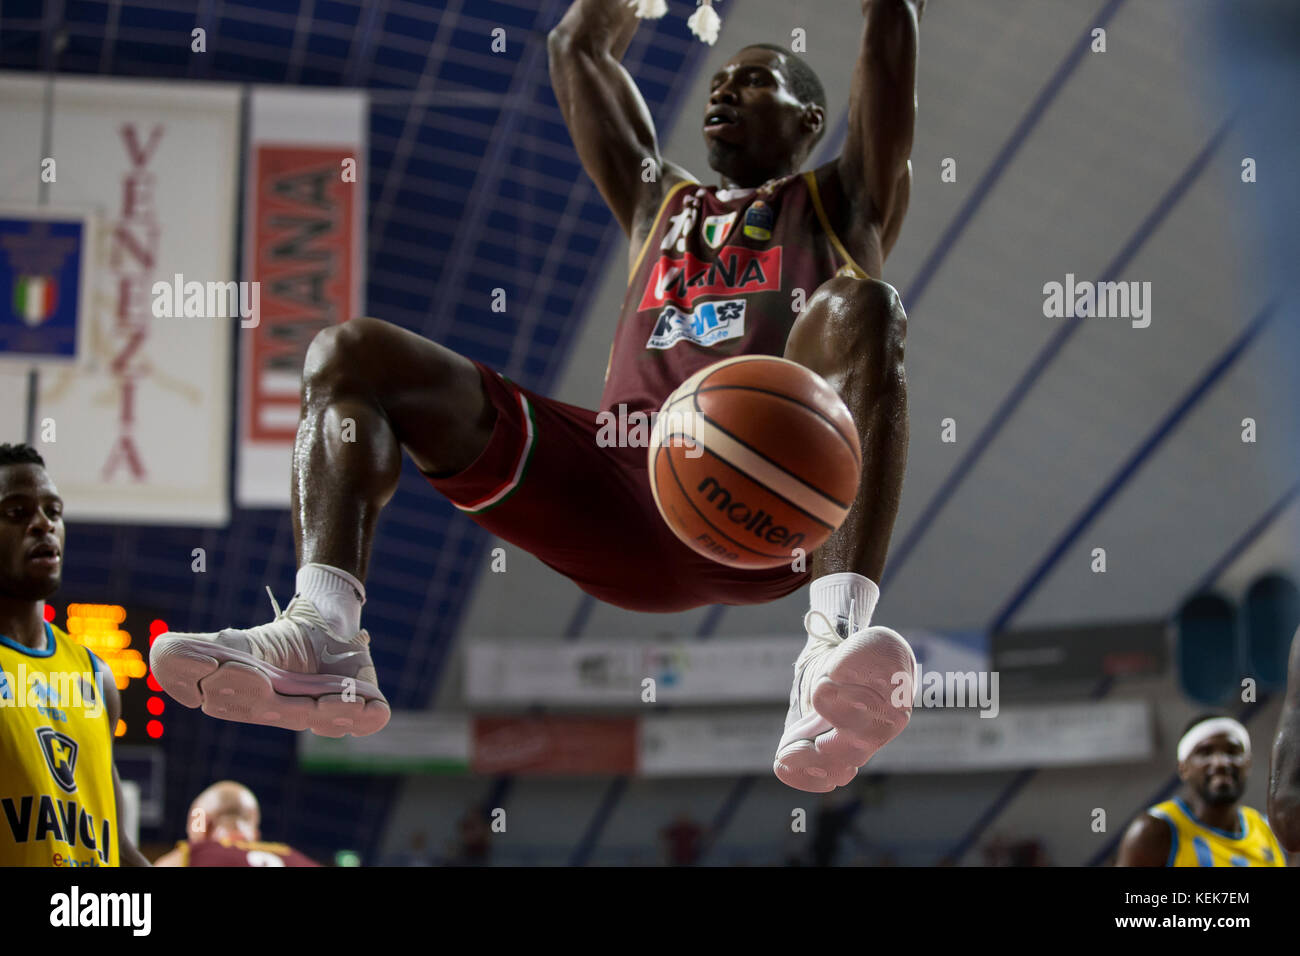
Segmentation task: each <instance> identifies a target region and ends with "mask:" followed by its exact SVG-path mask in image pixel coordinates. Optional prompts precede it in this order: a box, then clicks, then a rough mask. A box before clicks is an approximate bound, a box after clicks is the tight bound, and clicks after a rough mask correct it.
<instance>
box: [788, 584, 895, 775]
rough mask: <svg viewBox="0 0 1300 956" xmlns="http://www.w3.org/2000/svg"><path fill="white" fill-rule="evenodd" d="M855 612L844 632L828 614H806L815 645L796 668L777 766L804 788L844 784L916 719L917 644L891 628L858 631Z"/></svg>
mask: <svg viewBox="0 0 1300 956" xmlns="http://www.w3.org/2000/svg"><path fill="white" fill-rule="evenodd" d="M852 613H853V612H852V609H850V612H849V617H848V618H845V617H840V619H839V623H840V628H839V629H837V628H836V627H834V626H833V625H832V624H831V621H830V619H829V618H827V616H826V615H825V614H823V613H822V612H821V611H809V612H808V613H807V614H806V615H804V629H805V630H806V631H807V632H808V643H807V644H806V645H805V646H804V649H803V653H802V654H800V655H799V659H798V660H796V661H795V664H794V685H793V686H792V687H791V688H790V710H789V713H787V714H786V718H785V734H784V735H783V736H782V737H781V743H780V744H779V745H778V746H777V749H776V760H775V762H774V764H773V767H772V769H773V770H774V771H775V772H776V775H777V777H778V778H779V779H780V780H781V782H782V783H785V784H787V785H789V786H791V787H794V788H795V789H796V790H806V791H809V792H811V793H826V792H828V791H830V790H834V789H835V788H836V787H842V786H844V785H845V784H847V783H848V782H849V781H851V780H852V779H853V778H854V777H855V776H857V773H858V769H859V768H860V767H862V766H864V765H865V764H866V763H867V761H868V760H870V759H871V758H872V757H873V756H875V754H876V752H877V751H879V750H880V748H881V747H883V746H885V744H887V743H889V742H890V741H891V740H893V739H894V738H895V737H897V736H898V735H899V734H900V733H902V732H903V728H904V727H906V726H907V723H908V721H909V720H911V719H912V696H913V688H914V687H915V685H916V655H915V654H913V653H912V648H911V645H909V644H908V643H907V641H905V640H903V638H902V637H901V636H900V635H899V634H898V633H897V632H895V631H891V630H890V629H889V628H887V627H868V628H865V629H863V630H861V631H857V632H856V633H851V628H852V625H851V623H850V621H851V619H852ZM844 635H848V636H847V637H846V636H844Z"/></svg>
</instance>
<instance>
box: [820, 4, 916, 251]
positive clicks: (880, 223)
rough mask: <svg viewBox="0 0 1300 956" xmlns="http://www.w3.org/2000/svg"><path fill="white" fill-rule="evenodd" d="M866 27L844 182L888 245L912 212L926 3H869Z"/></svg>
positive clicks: (864, 8)
mask: <svg viewBox="0 0 1300 956" xmlns="http://www.w3.org/2000/svg"><path fill="white" fill-rule="evenodd" d="M861 3H862V12H863V14H864V16H865V17H866V25H865V26H864V28H863V33H862V49H861V52H860V53H859V55H858V63H857V66H856V67H854V70H853V86H852V88H851V89H850V91H849V128H848V136H847V138H846V139H845V142H844V152H843V153H841V154H840V158H839V173H840V181H841V182H842V183H843V186H844V191H845V193H846V195H847V196H848V198H849V200H850V201H851V202H852V204H853V206H854V207H855V208H856V209H857V210H858V211H859V214H860V215H865V216H868V217H869V218H870V220H871V224H872V225H874V226H876V227H877V228H878V229H879V230H880V232H881V235H882V236H884V237H886V238H888V239H889V240H890V241H889V242H886V243H885V244H884V245H885V251H888V247H889V245H892V238H893V237H896V236H897V234H898V227H899V225H900V224H901V220H902V215H903V213H904V212H906V210H907V197H908V193H909V191H910V190H909V187H910V185H911V184H910V178H911V167H910V165H909V163H908V157H909V156H911V154H912V131H913V128H914V126H915V123H916V46H917V23H918V21H919V20H920V17H921V11H922V10H923V9H924V7H925V0H861Z"/></svg>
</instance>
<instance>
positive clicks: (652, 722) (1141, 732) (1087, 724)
mask: <svg viewBox="0 0 1300 956" xmlns="http://www.w3.org/2000/svg"><path fill="white" fill-rule="evenodd" d="M784 718H785V714H784V712H778V711H774V710H773V711H766V710H765V711H761V712H755V711H748V712H735V713H726V714H648V715H646V716H644V717H642V719H641V733H640V753H639V767H640V772H641V773H642V774H643V775H645V776H726V775H729V774H735V773H759V774H769V773H771V772H772V758H773V756H774V755H775V752H776V744H777V742H778V741H779V740H780V738H781V729H782V725H783V721H784ZM1151 755H1152V739H1151V713H1150V706H1149V705H1148V704H1147V702H1146V701H1140V700H1139V701H1103V702H1098V703H1080V704H1062V705H1059V706H1042V707H1006V708H1003V709H1002V710H1001V711H1000V712H999V713H998V715H997V717H994V718H984V717H980V716H979V713H978V711H976V710H921V709H918V710H917V711H916V712H914V713H913V715H912V720H911V723H909V724H908V726H907V729H906V730H905V731H903V733H902V734H901V735H900V736H899V737H898V738H896V739H895V740H894V741H893V742H892V743H890V744H889V745H888V746H887V747H885V748H884V749H883V750H882V751H881V752H880V753H879V754H877V755H876V757H874V758H873V759H872V761H871V762H870V763H869V764H867V766H866V767H865V768H864V769H863V771H861V772H863V773H866V772H872V773H879V772H888V773H948V772H958V771H975V770H1008V769H1014V768H1019V767H1063V766H1074V765H1079V764H1101V763H1130V762H1135V761H1143V760H1149V759H1150V758H1151Z"/></svg>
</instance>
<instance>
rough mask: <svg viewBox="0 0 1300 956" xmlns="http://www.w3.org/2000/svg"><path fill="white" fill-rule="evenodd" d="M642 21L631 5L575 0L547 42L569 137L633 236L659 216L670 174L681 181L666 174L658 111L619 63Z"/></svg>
mask: <svg viewBox="0 0 1300 956" xmlns="http://www.w3.org/2000/svg"><path fill="white" fill-rule="evenodd" d="M638 22H639V21H638V19H637V16H636V14H635V13H634V12H633V10H632V8H631V7H629V6H628V4H627V0H574V3H573V5H572V6H570V7H569V10H568V12H567V13H565V15H564V18H563V19H562V20H561V21H560V22H559V24H558V25H557V26H556V27H555V29H554V30H552V31H551V32H550V35H549V37H548V44H547V46H548V50H549V52H550V64H551V87H552V89H554V90H555V98H556V100H558V101H559V104H560V111H561V112H562V113H563V114H564V122H565V123H566V125H567V126H568V127H569V135H570V136H572V137H573V143H574V146H576V147H577V149H578V156H579V158H581V160H582V165H583V168H584V169H586V170H587V174H588V175H589V176H591V178H592V179H593V180H595V182H596V186H597V188H598V189H599V190H600V194H601V195H602V196H604V197H605V202H606V203H608V204H609V208H610V210H611V211H612V212H613V213H614V217H615V218H616V219H617V220H618V222H619V225H621V226H622V227H623V231H624V232H625V233H626V234H627V235H628V237H629V238H632V237H633V230H634V228H635V226H636V224H637V217H638V213H641V212H643V211H645V212H648V214H649V215H651V216H653V215H654V212H655V210H656V208H657V207H658V204H659V199H660V197H661V196H662V195H663V188H664V179H665V177H666V176H667V177H668V178H671V179H674V180H675V179H678V178H681V177H680V175H677V174H674V173H668V172H666V171H665V169H664V163H663V159H662V157H661V156H660V155H659V142H658V139H657V138H656V136H655V128H654V122H653V120H651V118H650V111H649V109H647V108H646V104H645V100H644V99H642V97H641V92H640V91H639V90H638V89H637V88H636V83H634V82H633V80H632V77H631V76H630V75H629V74H628V72H627V70H625V69H624V68H623V65H622V64H621V63H620V62H619V61H620V60H621V59H622V57H623V54H624V53H625V52H626V51H627V47H628V44H629V43H631V42H632V35H633V34H634V33H635V32H636V28H637V23H638ZM647 161H649V162H647ZM647 170H649V172H647Z"/></svg>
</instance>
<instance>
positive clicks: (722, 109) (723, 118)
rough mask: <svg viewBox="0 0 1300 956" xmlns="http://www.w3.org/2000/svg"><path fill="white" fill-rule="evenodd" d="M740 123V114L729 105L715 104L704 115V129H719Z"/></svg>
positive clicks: (732, 126)
mask: <svg viewBox="0 0 1300 956" xmlns="http://www.w3.org/2000/svg"><path fill="white" fill-rule="evenodd" d="M738 125H740V115H739V114H738V113H737V112H736V111H735V110H733V109H732V108H731V107H729V106H715V107H714V108H713V109H711V110H709V111H708V113H706V114H705V115H704V129H705V131H706V132H708V131H710V130H719V129H727V128H734V127H736V126H738Z"/></svg>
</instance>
